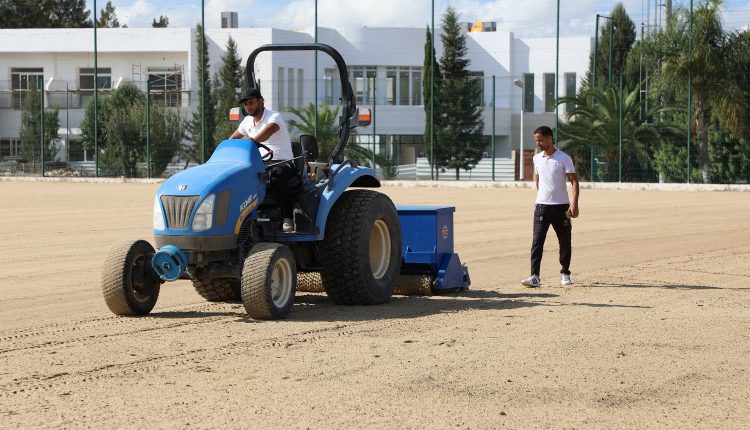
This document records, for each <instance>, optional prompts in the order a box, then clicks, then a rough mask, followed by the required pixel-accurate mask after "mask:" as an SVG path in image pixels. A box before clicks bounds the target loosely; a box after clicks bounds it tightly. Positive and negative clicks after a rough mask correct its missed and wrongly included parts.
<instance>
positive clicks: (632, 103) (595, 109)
mask: <svg viewBox="0 0 750 430" xmlns="http://www.w3.org/2000/svg"><path fill="white" fill-rule="evenodd" d="M638 93H639V88H638V86H636V88H634V89H633V90H630V91H628V90H627V89H623V94H620V92H619V90H618V88H617V87H615V86H614V85H612V86H603V87H599V86H597V87H593V88H592V87H583V88H582V89H581V91H580V93H579V94H578V95H577V96H576V97H564V98H561V99H560V100H559V103H560V104H563V103H573V104H574V105H575V107H574V108H573V109H572V110H570V111H568V113H567V116H566V119H567V122H564V123H561V124H560V129H559V133H560V134H559V136H560V139H561V141H562V144H561V146H563V147H564V149H565V150H566V151H567V152H570V153H571V154H579V155H583V154H588V153H589V151H591V150H592V148H593V149H596V150H597V152H598V153H600V154H603V155H604V157H605V159H606V160H607V163H606V166H605V173H604V175H605V178H606V179H608V180H617V179H618V176H619V162H620V115H622V164H623V179H624V180H640V179H641V175H640V173H641V172H642V171H643V170H649V169H651V168H652V167H653V163H652V161H651V151H652V149H653V148H655V147H656V145H658V144H659V143H660V141H661V139H662V137H664V136H666V135H670V134H674V133H679V130H677V129H675V128H673V127H656V126H654V125H652V124H646V123H644V122H643V121H642V120H641V119H640V118H641V105H640V103H639V101H638ZM621 101H622V114H620V102H621ZM661 111H664V109H660V110H658V111H656V112H652V113H651V114H654V115H655V114H658V113H659V112H661ZM579 161H580V160H579ZM579 165H581V167H583V166H585V163H579ZM583 170H584V171H585V170H586V169H585V167H584V168H583ZM588 173H589V175H591V173H592V172H588ZM589 179H591V180H593V179H594V178H591V177H590V178H589Z"/></svg>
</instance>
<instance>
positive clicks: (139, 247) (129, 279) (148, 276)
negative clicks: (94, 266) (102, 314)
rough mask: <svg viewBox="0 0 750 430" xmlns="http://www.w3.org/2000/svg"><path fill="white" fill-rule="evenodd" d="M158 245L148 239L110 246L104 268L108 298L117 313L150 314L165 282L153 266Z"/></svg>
mask: <svg viewBox="0 0 750 430" xmlns="http://www.w3.org/2000/svg"><path fill="white" fill-rule="evenodd" d="M153 255H154V247H153V246H151V244H150V243H148V242H146V241H145V240H137V241H135V242H133V241H126V242H120V243H118V244H115V245H114V246H112V248H110V250H109V252H108V253H107V258H106V260H105V261H104V267H103V268H102V281H101V282H102V284H101V285H102V292H103V293H104V301H105V302H106V303H107V307H109V310H111V311H112V313H114V314H116V315H146V314H148V313H149V312H151V310H152V309H153V308H154V306H155V305H156V300H157V299H158V298H159V288H160V286H161V282H160V281H159V277H158V276H156V273H154V269H153V268H152V267H151V257H153Z"/></svg>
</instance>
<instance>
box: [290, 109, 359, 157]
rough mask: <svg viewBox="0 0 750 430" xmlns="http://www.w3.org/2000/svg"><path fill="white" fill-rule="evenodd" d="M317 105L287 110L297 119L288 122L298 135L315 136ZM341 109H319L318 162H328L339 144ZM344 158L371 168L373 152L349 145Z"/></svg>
mask: <svg viewBox="0 0 750 430" xmlns="http://www.w3.org/2000/svg"><path fill="white" fill-rule="evenodd" d="M315 109H316V107H315V105H314V104H312V103H310V104H308V105H307V106H304V107H302V108H296V107H288V108H286V109H285V110H286V111H287V112H290V113H292V114H294V115H295V116H296V117H297V118H298V119H299V120H297V119H290V120H289V121H287V122H288V123H289V125H290V126H291V127H292V129H293V130H296V133H295V134H296V135H297V137H299V135H301V134H310V135H313V136H315ZM338 121H339V107H338V106H336V107H335V108H334V109H332V108H331V106H329V105H327V104H323V105H321V106H320V108H319V109H318V127H317V129H318V130H317V131H318V133H317V136H316V140H317V141H318V161H323V162H327V161H328V160H329V159H330V158H331V153H332V152H333V150H334V148H336V144H337V143H339V126H338ZM343 155H344V158H345V159H349V160H354V161H356V162H357V164H361V165H365V166H370V165H371V164H372V151H370V150H368V149H366V148H364V147H361V146H358V145H347V146H346V147H345V148H344V154H343Z"/></svg>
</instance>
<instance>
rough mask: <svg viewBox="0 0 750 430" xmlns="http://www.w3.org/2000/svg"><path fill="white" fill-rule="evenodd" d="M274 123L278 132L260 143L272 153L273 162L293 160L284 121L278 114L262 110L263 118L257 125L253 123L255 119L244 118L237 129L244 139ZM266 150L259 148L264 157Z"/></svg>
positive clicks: (250, 117) (269, 110)
mask: <svg viewBox="0 0 750 430" xmlns="http://www.w3.org/2000/svg"><path fill="white" fill-rule="evenodd" d="M270 122H272V123H275V124H278V125H279V131H277V132H276V133H274V134H272V135H271V137H269V138H268V140H266V141H265V142H260V143H262V144H264V145H266V146H268V147H269V148H271V151H273V159H274V160H291V159H292V158H294V155H293V154H292V141H291V140H289V131H287V128H286V121H284V117H282V116H281V115H280V114H279V113H278V112H274V111H272V110H271V109H268V108H266V107H264V108H263V116H262V117H261V119H260V121H258V123H257V124H256V123H255V118H253V117H252V116H249V115H248V116H246V117H245V119H243V120H242V122H241V123H240V126H239V127H237V129H238V130H239V131H240V133H242V135H243V136H245V137H248V136H249V137H252V136H257V135H258V133H260V131H261V130H263V127H265V126H266V124H268V123H270ZM265 153H266V150H265V149H263V148H260V154H261V155H265Z"/></svg>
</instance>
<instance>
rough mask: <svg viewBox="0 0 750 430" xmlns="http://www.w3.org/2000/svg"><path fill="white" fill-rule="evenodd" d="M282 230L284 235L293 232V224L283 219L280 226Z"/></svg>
mask: <svg viewBox="0 0 750 430" xmlns="http://www.w3.org/2000/svg"><path fill="white" fill-rule="evenodd" d="M281 228H282V230H284V233H289V232H292V231H294V223H293V222H292V219H291V218H284V224H283V225H282V226H281Z"/></svg>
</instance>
